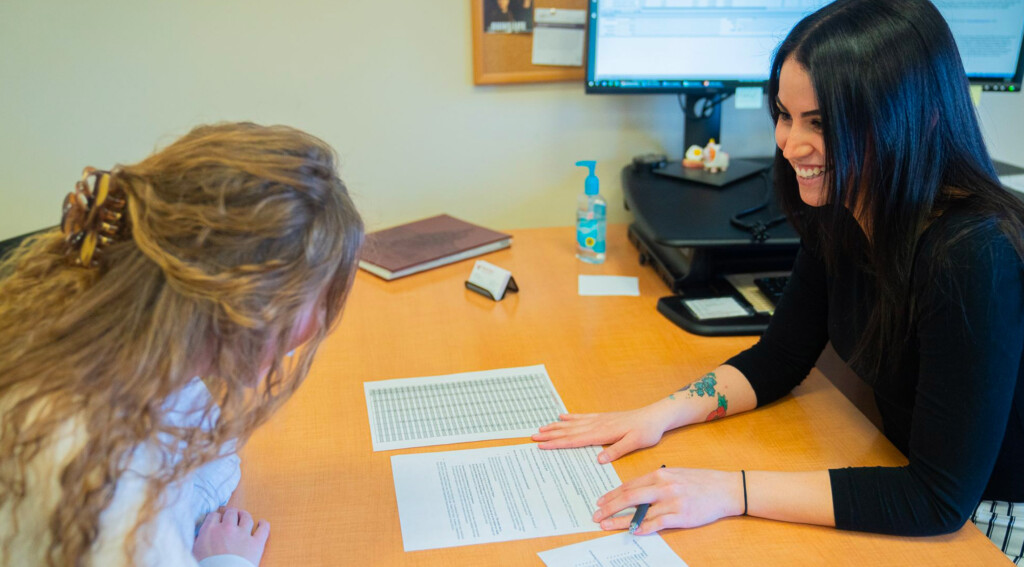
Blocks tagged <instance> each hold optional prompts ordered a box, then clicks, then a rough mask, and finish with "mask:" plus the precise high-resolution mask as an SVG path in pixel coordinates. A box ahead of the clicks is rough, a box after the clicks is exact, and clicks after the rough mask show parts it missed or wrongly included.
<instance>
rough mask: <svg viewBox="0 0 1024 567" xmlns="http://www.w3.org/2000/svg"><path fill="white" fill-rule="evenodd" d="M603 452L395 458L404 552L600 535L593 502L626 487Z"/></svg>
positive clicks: (503, 450) (529, 447)
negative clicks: (602, 458) (601, 461)
mask: <svg viewBox="0 0 1024 567" xmlns="http://www.w3.org/2000/svg"><path fill="white" fill-rule="evenodd" d="M600 451H601V447H582V448H579V449H560V450H554V451H542V450H540V449H538V448H537V445H536V444H534V443H527V444H522V445H511V446H506V447H488V448H485V449H466V450H462V451H444V452H439V453H418V454H411V455H395V456H393V457H391V471H392V474H393V475H394V479H395V495H396V497H397V500H398V517H399V521H400V522H401V526H402V543H403V545H404V547H405V550H406V551H416V550H420V549H436V548H441V547H456V546H461V545H471V544H477V543H491V542H496V541H511V540H516V539H526V538H532V537H546V536H553V535H561V534H572V533H579V532H591V531H600V529H601V527H600V525H598V524H596V523H594V521H593V518H592V516H593V513H594V511H595V510H596V509H597V505H596V504H595V503H596V502H597V499H598V498H599V497H600V496H602V495H603V494H605V493H607V492H608V491H609V490H611V489H613V488H615V487H616V486H618V485H620V484H621V481H620V480H619V475H618V474H616V472H615V469H614V468H613V467H612V465H611V464H607V465H599V464H597V454H598V453H599V452H600Z"/></svg>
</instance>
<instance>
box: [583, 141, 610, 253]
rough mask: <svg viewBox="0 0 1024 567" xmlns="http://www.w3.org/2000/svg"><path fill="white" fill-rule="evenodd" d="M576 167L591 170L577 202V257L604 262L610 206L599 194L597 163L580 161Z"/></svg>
mask: <svg viewBox="0 0 1024 567" xmlns="http://www.w3.org/2000/svg"><path fill="white" fill-rule="evenodd" d="M576 165H578V166H580V167H588V168H590V175H587V180H586V181H585V182H584V184H583V188H584V191H583V194H582V195H580V196H579V198H578V199H577V200H576V257H577V258H579V259H580V260H583V261H584V262H588V263H591V264H600V263H601V262H604V253H605V250H604V233H605V224H606V222H607V221H606V214H607V209H608V204H607V203H606V202H605V200H604V198H603V197H601V194H600V193H598V183H599V182H598V180H597V176H596V175H594V167H595V166H596V165H597V162H596V161H578V162H576Z"/></svg>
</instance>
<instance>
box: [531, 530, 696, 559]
mask: <svg viewBox="0 0 1024 567" xmlns="http://www.w3.org/2000/svg"><path fill="white" fill-rule="evenodd" d="M537 555H539V556H540V559H541V561H543V562H544V564H545V565H547V567H687V565H686V562H685V561H683V560H682V559H680V558H679V556H678V555H676V552H674V551H672V548H671V547H669V546H668V544H667V543H665V540H664V539H662V538H661V536H660V535H658V534H651V535H645V536H638V535H633V534H631V533H629V532H628V531H626V532H619V533H617V534H615V535H610V536H607V537H599V538H596V539H591V540H587V541H581V542H579V543H574V544H572V545H567V546H565V547H558V548H555V549H549V550H547V551H541V552H540V553H538V554H537Z"/></svg>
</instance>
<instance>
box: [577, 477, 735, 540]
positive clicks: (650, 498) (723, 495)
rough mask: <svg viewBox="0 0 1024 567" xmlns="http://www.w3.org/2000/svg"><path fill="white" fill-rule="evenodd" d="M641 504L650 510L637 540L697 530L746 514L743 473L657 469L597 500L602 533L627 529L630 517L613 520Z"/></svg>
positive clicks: (624, 516)
mask: <svg viewBox="0 0 1024 567" xmlns="http://www.w3.org/2000/svg"><path fill="white" fill-rule="evenodd" d="M639 504H650V508H648V510H647V515H646V516H645V517H644V521H643V522H642V523H641V524H640V529H638V530H637V531H636V533H637V534H652V533H654V532H656V531H659V530H662V529H665V528H695V527H698V526H703V525H705V524H710V523H711V522H714V521H715V520H718V519H720V518H724V517H726V516H739V515H741V514H743V479H742V477H741V475H740V473H739V471H735V472H733V471H715V470H702V469H664V468H663V469H657V470H655V471H654V472H651V473H648V474H645V475H643V476H641V477H637V478H634V479H633V480H630V481H628V482H626V483H623V484H622V485H620V486H619V487H618V488H615V489H613V490H611V491H610V492H608V494H605V495H604V496H602V497H601V498H598V500H597V505H598V509H597V512H594V521H595V522H601V529H603V530H624V529H629V522H630V520H631V518H632V515H631V514H629V515H623V516H619V517H612V516H613V515H614V514H617V513H619V512H621V511H623V510H625V509H627V508H632V507H634V506H637V505H639Z"/></svg>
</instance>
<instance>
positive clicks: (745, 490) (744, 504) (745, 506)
mask: <svg viewBox="0 0 1024 567" xmlns="http://www.w3.org/2000/svg"><path fill="white" fill-rule="evenodd" d="M740 474H741V475H743V515H744V516H746V515H747V471H743V470H741V471H740Z"/></svg>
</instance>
